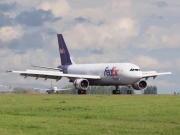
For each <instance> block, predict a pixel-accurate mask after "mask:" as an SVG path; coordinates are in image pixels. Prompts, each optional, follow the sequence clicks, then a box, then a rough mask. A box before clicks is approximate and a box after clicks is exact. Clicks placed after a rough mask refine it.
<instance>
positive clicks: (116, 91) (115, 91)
mask: <svg viewBox="0 0 180 135" xmlns="http://www.w3.org/2000/svg"><path fill="white" fill-rule="evenodd" d="M112 94H121V93H120V90H112Z"/></svg>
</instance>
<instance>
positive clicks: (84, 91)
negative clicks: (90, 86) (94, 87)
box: [78, 90, 86, 94]
mask: <svg viewBox="0 0 180 135" xmlns="http://www.w3.org/2000/svg"><path fill="white" fill-rule="evenodd" d="M78 94H86V90H78Z"/></svg>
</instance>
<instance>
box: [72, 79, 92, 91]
mask: <svg viewBox="0 0 180 135" xmlns="http://www.w3.org/2000/svg"><path fill="white" fill-rule="evenodd" d="M74 86H75V87H76V89H78V90H87V88H88V87H89V81H88V80H87V79H76V80H75V81H74Z"/></svg>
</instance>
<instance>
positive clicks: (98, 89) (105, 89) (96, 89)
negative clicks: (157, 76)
mask: <svg viewBox="0 0 180 135" xmlns="http://www.w3.org/2000/svg"><path fill="white" fill-rule="evenodd" d="M67 88H68V89H69V88H70V90H65V91H61V92H57V94H78V91H77V89H76V88H75V87H74V86H73V85H68V86H66V87H64V88H63V89H67ZM112 90H115V87H114V86H89V87H88V89H87V93H86V94H112ZM119 90H120V93H121V94H127V91H128V90H129V88H128V87H127V86H120V87H119ZM130 90H132V94H135V90H133V89H130ZM2 93H9V91H7V92H2ZM11 93H16V94H28V93H40V90H38V89H33V88H22V87H16V88H14V89H12V90H11ZM142 94H157V87H156V86H148V87H147V88H146V89H145V90H144V91H142Z"/></svg>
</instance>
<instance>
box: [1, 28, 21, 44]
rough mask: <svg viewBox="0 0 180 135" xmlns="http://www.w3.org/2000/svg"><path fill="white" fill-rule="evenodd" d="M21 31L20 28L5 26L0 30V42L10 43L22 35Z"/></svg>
mask: <svg viewBox="0 0 180 135" xmlns="http://www.w3.org/2000/svg"><path fill="white" fill-rule="evenodd" d="M23 33H24V32H23V29H22V28H21V26H14V27H12V26H6V27H1V28H0V40H2V41H4V42H8V41H11V40H13V39H17V38H20V37H21V36H22V35H23Z"/></svg>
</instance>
